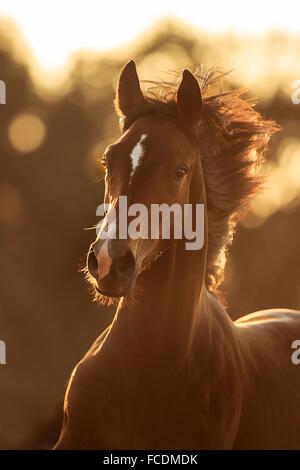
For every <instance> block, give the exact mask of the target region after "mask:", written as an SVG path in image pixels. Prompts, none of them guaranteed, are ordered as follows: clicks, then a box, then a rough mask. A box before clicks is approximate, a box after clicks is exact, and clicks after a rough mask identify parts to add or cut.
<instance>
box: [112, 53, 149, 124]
mask: <svg viewBox="0 0 300 470" xmlns="http://www.w3.org/2000/svg"><path fill="white" fill-rule="evenodd" d="M144 103H145V99H144V95H143V93H142V90H141V88H140V81H139V77H138V74H137V71H136V66H135V63H134V61H133V60H131V61H130V62H128V64H126V65H125V66H124V67H123V69H122V70H121V73H120V77H119V82H118V86H117V93H116V98H115V107H116V111H117V113H118V114H119V115H121V116H123V117H124V116H125V117H130V116H132V115H133V114H134V113H136V112H137V111H138V110H139V108H141V107H142V106H143V104H144Z"/></svg>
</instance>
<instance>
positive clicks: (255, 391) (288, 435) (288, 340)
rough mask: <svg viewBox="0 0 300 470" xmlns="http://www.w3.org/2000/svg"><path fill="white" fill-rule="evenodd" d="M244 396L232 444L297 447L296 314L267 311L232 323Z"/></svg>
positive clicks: (299, 375)
mask: <svg viewBox="0 0 300 470" xmlns="http://www.w3.org/2000/svg"><path fill="white" fill-rule="evenodd" d="M235 325H236V327H237V333H238V337H239V340H240V352H241V362H242V369H243V380H244V397H243V407H242V415H241V422H240V429H239V433H238V436H237V440H236V445H235V447H236V448H255V449H259V448H269V449H278V448H299V449H300V433H299V432H298V430H299V429H300V364H299V365H296V364H295V363H294V362H293V360H292V355H293V352H294V349H293V343H294V341H295V340H300V312H298V311H295V310H288V309H270V310H263V311H260V312H255V313H252V314H250V315H246V316H245V317H241V318H240V319H238V320H237V321H236V322H235Z"/></svg>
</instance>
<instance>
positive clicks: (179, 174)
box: [175, 165, 188, 179]
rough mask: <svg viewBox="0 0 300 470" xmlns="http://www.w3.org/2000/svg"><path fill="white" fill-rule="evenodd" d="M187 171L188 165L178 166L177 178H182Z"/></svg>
mask: <svg viewBox="0 0 300 470" xmlns="http://www.w3.org/2000/svg"><path fill="white" fill-rule="evenodd" d="M187 172H188V167H187V166H186V165H180V166H178V167H177V168H176V171H175V176H176V178H177V179H180V178H182V177H183V176H185V175H186V174H187Z"/></svg>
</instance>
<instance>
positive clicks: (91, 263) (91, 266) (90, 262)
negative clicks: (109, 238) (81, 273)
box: [87, 249, 98, 278]
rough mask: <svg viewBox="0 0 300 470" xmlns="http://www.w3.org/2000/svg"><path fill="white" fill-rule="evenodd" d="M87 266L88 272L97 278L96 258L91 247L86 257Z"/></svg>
mask: <svg viewBox="0 0 300 470" xmlns="http://www.w3.org/2000/svg"><path fill="white" fill-rule="evenodd" d="M87 268H88V270H89V273H90V274H91V275H92V276H94V277H95V278H97V274H98V260H97V258H96V255H95V252H94V250H93V249H91V250H90V252H89V254H88V258H87Z"/></svg>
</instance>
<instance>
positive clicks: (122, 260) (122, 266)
mask: <svg viewBox="0 0 300 470" xmlns="http://www.w3.org/2000/svg"><path fill="white" fill-rule="evenodd" d="M115 269H116V271H117V273H118V274H119V275H122V276H130V275H131V274H133V273H134V270H135V260H134V256H133V254H132V252H131V251H130V250H129V251H127V252H126V253H125V255H123V256H120V257H119V258H117V259H116V260H115Z"/></svg>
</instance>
